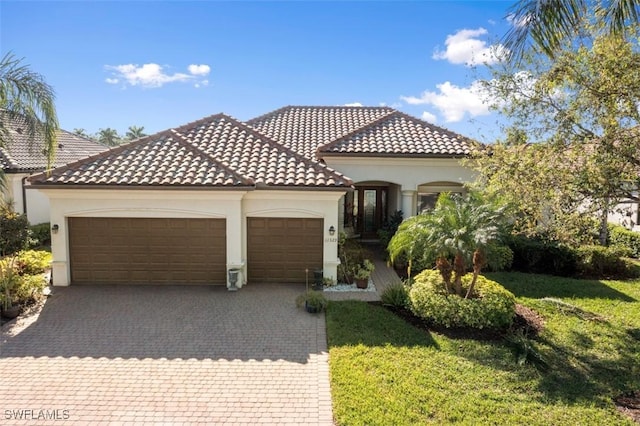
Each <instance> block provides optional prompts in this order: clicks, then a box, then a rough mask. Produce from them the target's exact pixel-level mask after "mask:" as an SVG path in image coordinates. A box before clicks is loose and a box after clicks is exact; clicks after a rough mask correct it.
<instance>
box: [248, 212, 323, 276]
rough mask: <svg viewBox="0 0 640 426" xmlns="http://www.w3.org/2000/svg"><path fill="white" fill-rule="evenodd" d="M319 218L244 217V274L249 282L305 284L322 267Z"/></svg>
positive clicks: (321, 221)
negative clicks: (245, 262)
mask: <svg viewBox="0 0 640 426" xmlns="http://www.w3.org/2000/svg"><path fill="white" fill-rule="evenodd" d="M323 226H324V220H323V219H298V218H261V217H260V218H259V217H250V218H247V275H248V277H247V278H248V280H249V282H252V283H304V282H305V275H306V274H305V269H309V282H312V281H313V270H314V269H320V268H322V247H323V242H322V235H323V234H322V229H323Z"/></svg>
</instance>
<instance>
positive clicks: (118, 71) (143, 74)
mask: <svg viewBox="0 0 640 426" xmlns="http://www.w3.org/2000/svg"><path fill="white" fill-rule="evenodd" d="M105 68H106V69H107V70H109V71H111V73H112V77H111V78H107V79H106V82H107V83H109V84H117V83H118V82H120V81H122V82H123V83H124V84H128V85H131V86H141V87H146V88H154V87H162V86H164V85H165V84H168V83H176V82H187V81H194V80H196V76H200V75H206V74H208V73H209V71H210V67H209V66H208V65H189V72H190V73H191V75H190V74H185V73H180V72H177V73H174V74H169V73H167V72H165V70H164V68H163V66H162V65H158V64H154V63H150V64H144V65H141V66H140V65H138V64H123V65H106V66H105ZM204 81H207V80H203V81H200V82H198V83H200V84H204ZM207 83H208V81H207ZM205 85H206V84H205Z"/></svg>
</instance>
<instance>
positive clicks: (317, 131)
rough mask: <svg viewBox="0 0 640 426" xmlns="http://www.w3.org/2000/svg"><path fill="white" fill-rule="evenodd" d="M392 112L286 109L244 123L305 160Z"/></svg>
mask: <svg viewBox="0 0 640 426" xmlns="http://www.w3.org/2000/svg"><path fill="white" fill-rule="evenodd" d="M392 112H394V110H393V109H392V108H388V107H344V106H335V107H329V106H320V107H318V106H286V107H283V108H280V109H277V110H275V111H272V112H270V113H268V114H265V115H262V116H260V117H256V118H254V119H251V120H249V121H247V124H248V125H250V126H251V127H253V128H254V129H256V130H258V131H259V132H260V133H262V134H265V135H267V136H269V137H270V138H271V139H273V140H276V141H278V142H280V143H282V144H283V145H285V146H287V147H289V148H291V149H293V150H294V151H296V152H298V153H300V154H302V155H304V156H305V157H307V158H311V159H315V158H316V150H317V149H318V147H319V146H321V145H325V144H327V143H329V142H333V141H335V140H336V139H339V138H341V137H343V136H345V135H348V134H350V133H352V132H354V131H356V130H358V129H361V128H363V127H365V126H367V125H369V124H371V123H373V122H375V121H376V120H378V119H380V118H382V117H384V116H386V115H389V114H391V113H392Z"/></svg>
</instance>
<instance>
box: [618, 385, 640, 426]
mask: <svg viewBox="0 0 640 426" xmlns="http://www.w3.org/2000/svg"><path fill="white" fill-rule="evenodd" d="M613 402H615V404H616V408H617V409H618V411H620V412H621V413H622V414H624V415H625V416H627V417H629V418H631V419H632V420H633V421H634V422H636V423H640V391H633V392H626V393H623V394H622V395H620V396H618V397H617V398H614V400H613Z"/></svg>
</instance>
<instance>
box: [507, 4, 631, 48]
mask: <svg viewBox="0 0 640 426" xmlns="http://www.w3.org/2000/svg"><path fill="white" fill-rule="evenodd" d="M639 7H640V1H638V0H519V1H518V2H517V3H516V4H515V5H514V6H512V7H511V9H510V11H509V15H508V16H509V17H510V19H511V21H512V23H513V26H512V28H511V30H510V31H509V32H508V33H507V35H506V36H505V37H504V43H505V45H506V46H507V47H508V48H509V49H510V50H511V51H512V52H513V54H514V56H515V57H516V58H519V57H520V55H521V54H522V53H523V52H524V51H525V50H527V47H528V43H530V45H531V46H532V47H534V49H537V50H539V51H541V52H543V53H545V54H546V55H548V56H550V57H555V55H556V54H557V53H558V52H559V51H560V50H561V47H562V46H563V45H566V42H567V41H568V40H571V39H572V38H574V37H576V36H579V35H580V31H581V29H582V28H583V25H584V23H585V21H590V23H591V24H594V23H596V22H600V23H604V25H605V26H606V28H605V29H606V31H607V33H608V34H610V35H618V36H619V35H621V34H624V33H625V31H626V29H627V27H628V25H629V24H636V23H638V16H639V13H638V8H639Z"/></svg>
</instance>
